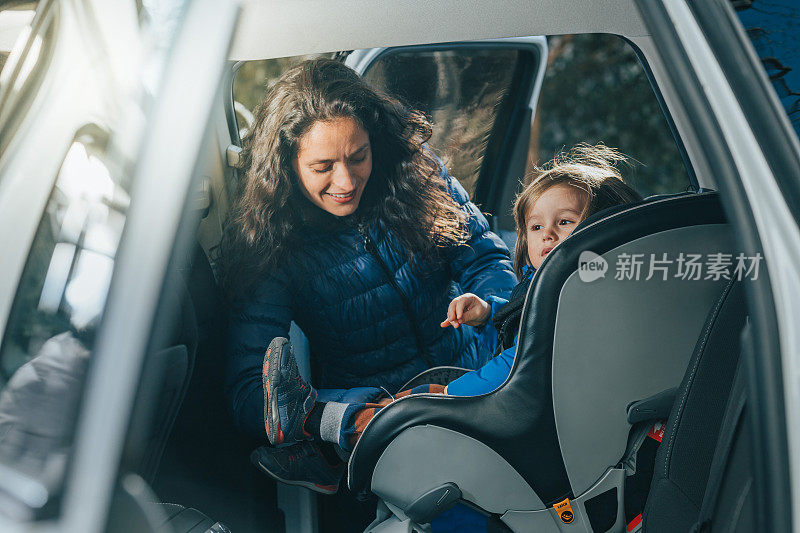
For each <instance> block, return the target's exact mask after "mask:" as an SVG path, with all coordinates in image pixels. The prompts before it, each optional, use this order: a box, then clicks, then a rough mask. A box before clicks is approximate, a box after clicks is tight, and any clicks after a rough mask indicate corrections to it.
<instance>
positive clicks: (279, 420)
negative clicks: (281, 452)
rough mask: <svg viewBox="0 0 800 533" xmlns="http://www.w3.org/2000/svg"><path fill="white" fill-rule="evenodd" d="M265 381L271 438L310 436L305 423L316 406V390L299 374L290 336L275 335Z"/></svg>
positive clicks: (288, 439) (280, 440)
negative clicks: (304, 426)
mask: <svg viewBox="0 0 800 533" xmlns="http://www.w3.org/2000/svg"><path fill="white" fill-rule="evenodd" d="M262 380H263V383H264V425H265V427H266V430H267V438H269V441H270V442H271V443H272V444H275V445H277V444H291V443H294V442H298V441H302V440H309V439H311V435H310V434H309V433H308V432H306V431H305V429H304V428H303V424H305V421H306V418H308V414H309V413H310V412H311V409H313V408H314V402H315V401H316V399H317V391H316V390H315V389H314V387H312V386H311V385H309V384H308V383H306V382H305V381H304V380H303V378H302V377H300V371H299V370H298V369H297V361H295V359H294V355H293V354H292V345H291V343H290V342H289V339H287V338H285V337H275V338H274V339H272V342H270V343H269V347H268V348H267V353H266V354H265V355H264V367H263V371H262Z"/></svg>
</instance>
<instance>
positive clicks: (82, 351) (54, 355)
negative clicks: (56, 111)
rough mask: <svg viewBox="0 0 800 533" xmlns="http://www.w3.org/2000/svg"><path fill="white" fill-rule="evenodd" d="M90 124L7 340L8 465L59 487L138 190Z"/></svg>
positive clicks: (70, 159)
mask: <svg viewBox="0 0 800 533" xmlns="http://www.w3.org/2000/svg"><path fill="white" fill-rule="evenodd" d="M116 175H117V172H115V171H114V170H113V169H112V168H109V166H108V165H107V163H106V161H105V135H104V134H103V133H102V132H101V131H100V130H99V129H98V128H96V127H87V128H83V131H82V133H81V134H80V135H78V136H77V137H76V139H75V141H74V142H73V143H72V145H71V146H70V147H69V149H68V151H67V153H66V155H65V157H64V160H63V163H62V164H61V167H60V170H59V173H58V176H57V179H56V182H55V186H54V188H53V190H52V192H51V194H50V197H49V200H48V202H47V205H46V208H45V211H44V214H43V216H42V218H41V221H40V223H39V227H38V229H37V231H36V234H35V237H34V240H33V243H32V245H31V248H30V252H29V255H28V259H27V261H26V264H25V267H24V269H23V272H22V276H21V279H20V282H19V285H18V289H17V293H16V295H15V297H14V302H13V305H12V307H11V312H10V314H9V318H8V322H7V325H6V330H5V335H4V337H3V342H2V345H0V466H5V467H11V468H13V469H14V470H15V471H17V472H18V473H19V474H20V475H24V476H26V477H27V478H29V479H33V480H35V481H36V482H38V483H39V484H40V485H41V486H42V487H44V488H45V489H46V491H47V493H48V494H50V493H52V492H54V491H55V492H57V491H58V489H59V488H60V486H61V483H62V480H63V476H64V472H65V469H66V466H67V461H68V457H69V451H70V449H71V445H72V439H73V433H74V428H75V423H76V419H77V413H78V407H79V401H80V397H81V394H82V391H83V387H82V384H83V381H84V378H85V373H86V368H87V365H88V362H89V353H90V350H91V348H92V340H93V336H94V332H95V329H96V328H97V325H98V324H99V322H100V319H101V317H102V314H103V309H104V307H105V301H106V295H107V292H108V287H109V283H110V280H111V273H112V270H113V267H114V258H115V254H116V251H117V246H118V244H119V239H120V236H121V234H122V228H123V225H124V222H125V213H126V211H127V206H128V202H129V198H128V191H127V190H126V188H125V187H124V186H123V184H122V183H120V182H119V179H118V178H117V177H116Z"/></svg>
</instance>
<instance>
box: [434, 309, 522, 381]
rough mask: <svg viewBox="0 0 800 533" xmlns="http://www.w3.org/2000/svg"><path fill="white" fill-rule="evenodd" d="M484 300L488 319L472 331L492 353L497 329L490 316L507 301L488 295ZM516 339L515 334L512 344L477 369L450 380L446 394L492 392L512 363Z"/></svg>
mask: <svg viewBox="0 0 800 533" xmlns="http://www.w3.org/2000/svg"><path fill="white" fill-rule="evenodd" d="M486 301H487V302H488V303H490V304H491V306H492V311H491V314H490V315H489V321H488V322H487V323H486V325H485V326H483V328H475V329H474V330H473V331H474V334H475V336H476V337H477V338H478V341H479V342H480V343H482V344H483V345H484V346H485V347H486V348H487V349H488V350H489V351H490V352H491V353H494V352H495V350H497V329H495V327H494V325H493V324H492V318H493V317H494V314H495V312H496V311H497V310H498V309H500V308H501V307H502V306H504V305H505V304H507V303H508V300H506V299H504V298H500V297H498V296H489V297H488V298H486ZM517 340H518V339H517V336H515V337H514V345H513V346H511V347H510V348H507V349H506V350H504V351H502V352H501V353H500V354H499V355H496V356H495V357H493V358H492V359H490V360H489V362H487V363H486V364H485V365H483V366H482V367H480V368H479V369H478V370H475V371H473V372H467V373H466V374H464V375H463V376H461V377H460V378H458V379H456V380H454V381H451V382H450V384H449V385H447V394H448V395H450V396H477V395H479V394H486V393H487V392H492V391H493V390H495V389H496V388H497V387H499V386H500V385H502V384H503V382H504V381H505V380H506V378H507V377H508V374H509V372H511V367H512V366H513V365H514V356H515V355H516V354H517Z"/></svg>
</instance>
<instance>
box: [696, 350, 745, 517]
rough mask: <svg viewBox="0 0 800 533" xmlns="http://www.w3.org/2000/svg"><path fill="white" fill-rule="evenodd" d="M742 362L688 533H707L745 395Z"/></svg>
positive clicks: (740, 359) (741, 413)
mask: <svg viewBox="0 0 800 533" xmlns="http://www.w3.org/2000/svg"><path fill="white" fill-rule="evenodd" d="M742 359H743V358H741V357H740V358H739V363H738V364H737V366H736V374H735V375H734V378H733V384H732V385H731V393H730V396H729V397H728V404H727V405H726V407H725V415H724V418H723V419H722V426H721V428H720V432H719V439H718V440H717V446H716V448H715V450H714V458H713V459H712V460H711V469H710V471H709V474H708V484H707V485H706V492H705V495H704V496H703V503H702V504H701V505H700V514H699V515H698V517H697V522H695V524H694V526H693V527H692V529H691V530H690V533H704V532H707V531H711V522H712V519H713V515H714V509H715V508H716V506H717V499H718V497H719V491H720V487H721V486H722V481H723V478H724V475H725V466H726V465H727V464H728V458H729V456H730V452H731V448H733V442H734V440H735V438H736V436H737V435H738V433H739V431H738V429H739V426H740V425H741V421H742V419H743V416H742V415H743V414H744V409H745V404H746V403H747V394H746V390H745V382H744V373H743V372H742Z"/></svg>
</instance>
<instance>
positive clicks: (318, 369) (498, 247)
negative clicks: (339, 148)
mask: <svg viewBox="0 0 800 533" xmlns="http://www.w3.org/2000/svg"><path fill="white" fill-rule="evenodd" d="M442 177H443V179H444V180H445V181H446V183H447V185H448V187H449V190H450V192H451V195H452V196H453V198H454V199H455V200H456V201H457V202H458V204H459V205H460V206H461V208H462V209H463V210H464V211H465V212H466V213H467V215H468V216H469V222H468V223H469V230H470V234H471V237H470V240H469V242H468V244H467V245H465V246H459V247H457V248H453V249H452V250H449V251H448V254H447V259H448V260H447V263H446V264H444V265H440V266H438V267H430V266H428V267H425V266H423V267H417V269H415V271H414V272H412V270H411V268H410V266H409V264H408V263H407V262H406V261H405V260H404V259H403V257H402V256H401V255H400V254H398V253H397V252H396V250H398V249H399V247H400V245H399V242H398V241H397V239H396V238H395V237H394V236H393V235H392V234H391V232H389V231H387V230H386V228H385V226H384V225H383V224H381V223H379V222H373V223H371V224H369V225H362V226H360V227H353V225H352V224H350V225H348V224H347V223H346V222H345V221H343V222H342V223H340V224H337V225H336V226H335V227H325V228H321V227H314V228H312V227H307V226H306V227H304V228H303V229H302V230H301V233H300V236H301V239H300V240H299V241H300V244H299V245H298V246H295V247H293V249H292V250H291V251H290V252H289V253H288V254H287V257H286V260H285V261H283V263H282V265H281V266H280V267H279V268H277V269H276V270H275V271H273V272H271V273H270V274H269V275H266V276H264V277H263V278H262V279H261V280H260V281H259V282H258V283H256V284H255V286H254V287H253V289H252V290H251V291H250V292H249V294H248V295H247V299H246V301H243V302H241V304H240V305H237V306H234V310H233V311H232V313H231V316H230V330H229V354H228V357H229V359H228V372H227V377H226V388H227V394H228V398H229V399H230V401H231V404H232V409H233V413H234V418H235V420H236V423H237V425H238V426H239V428H240V429H241V430H242V431H245V432H246V433H248V434H250V435H252V436H254V437H256V438H262V439H263V438H265V437H266V434H265V430H264V396H263V388H262V381H261V369H262V364H263V359H264V352H265V351H266V348H267V345H268V344H269V342H270V341H271V340H272V339H273V338H274V337H278V336H284V337H288V332H289V324H290V322H291V321H292V320H294V321H295V322H296V323H297V324H298V325H299V326H300V328H301V329H302V330H303V332H304V333H305V334H306V336H307V337H308V340H309V346H310V351H311V363H312V369H313V371H312V373H313V376H314V385H315V386H316V387H320V388H331V389H333V388H350V387H359V386H376V387H386V388H387V389H388V390H390V391H392V392H394V391H396V390H397V389H398V388H399V387H401V386H402V385H403V384H404V383H405V382H406V381H408V380H409V379H411V378H412V377H414V376H415V375H416V374H418V373H419V372H422V371H423V370H425V369H426V368H429V367H430V366H440V365H456V366H461V367H466V368H471V369H474V368H479V367H480V366H481V365H482V364H484V363H485V362H486V361H487V360H488V359H489V358H490V357H491V354H490V353H489V352H487V351H485V350H483V349H481V348H479V346H478V343H477V342H476V341H475V339H474V337H473V334H472V332H471V330H470V328H469V327H462V328H459V329H454V328H441V327H440V326H439V323H440V322H441V321H442V320H443V319H444V317H445V316H446V311H447V306H448V305H449V303H450V300H451V299H452V298H454V297H455V296H458V295H459V294H462V293H464V292H472V293H475V294H477V295H478V296H480V297H482V298H486V297H488V296H489V295H497V296H501V297H508V295H509V293H510V291H511V289H512V288H513V287H514V285H515V284H516V278H515V276H514V273H513V270H512V266H511V261H510V258H509V253H508V249H507V248H506V246H505V244H503V242H502V241H501V240H500V238H499V237H497V235H495V234H494V233H492V232H491V231H489V225H488V223H487V221H486V218H485V217H484V216H483V215H482V214H481V213H480V211H479V210H478V208H477V207H476V206H475V204H473V203H472V202H470V201H469V196H468V195H467V192H466V191H465V190H464V188H463V187H462V186H461V185H460V184H459V183H458V182H457V181H456V180H454V179H453V178H451V177H450V176H449V175H447V173H446V171H443V173H442Z"/></svg>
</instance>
